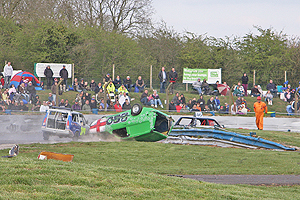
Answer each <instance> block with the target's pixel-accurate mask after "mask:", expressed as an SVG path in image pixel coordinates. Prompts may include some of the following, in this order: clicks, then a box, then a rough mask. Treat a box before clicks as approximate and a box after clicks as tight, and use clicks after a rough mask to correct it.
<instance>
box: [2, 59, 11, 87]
mask: <svg viewBox="0 0 300 200" xmlns="http://www.w3.org/2000/svg"><path fill="white" fill-rule="evenodd" d="M13 71H14V69H13V67H12V66H11V62H8V63H7V64H6V65H5V66H4V69H3V75H4V88H6V89H7V88H9V85H10V79H11V77H12V75H13Z"/></svg>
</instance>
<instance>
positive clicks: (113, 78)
mask: <svg viewBox="0 0 300 200" xmlns="http://www.w3.org/2000/svg"><path fill="white" fill-rule="evenodd" d="M112 80H113V81H114V80H115V64H113V73H112Z"/></svg>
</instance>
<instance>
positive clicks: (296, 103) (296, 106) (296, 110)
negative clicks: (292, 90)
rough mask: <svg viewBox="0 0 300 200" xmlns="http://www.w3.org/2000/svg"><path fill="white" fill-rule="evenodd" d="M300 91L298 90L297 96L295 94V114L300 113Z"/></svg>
mask: <svg viewBox="0 0 300 200" xmlns="http://www.w3.org/2000/svg"><path fill="white" fill-rule="evenodd" d="M299 89H300V88H297V90H296V94H295V113H298V95H299Z"/></svg>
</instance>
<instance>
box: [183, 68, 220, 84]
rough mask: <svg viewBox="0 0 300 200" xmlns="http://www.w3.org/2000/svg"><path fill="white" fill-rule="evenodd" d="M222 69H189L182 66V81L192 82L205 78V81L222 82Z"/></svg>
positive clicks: (210, 82)
mask: <svg viewBox="0 0 300 200" xmlns="http://www.w3.org/2000/svg"><path fill="white" fill-rule="evenodd" d="M221 71H222V69H190V68H183V79H182V83H193V82H195V81H197V80H198V78H200V79H201V82H202V81H203V80H204V79H206V81H207V83H209V84H214V83H216V81H219V82H220V83H221V82H222V79H221Z"/></svg>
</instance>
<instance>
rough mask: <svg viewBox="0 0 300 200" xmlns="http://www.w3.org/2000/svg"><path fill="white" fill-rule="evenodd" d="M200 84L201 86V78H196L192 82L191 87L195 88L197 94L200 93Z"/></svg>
mask: <svg viewBox="0 0 300 200" xmlns="http://www.w3.org/2000/svg"><path fill="white" fill-rule="evenodd" d="M201 86H202V83H201V79H200V78H198V80H197V81H195V82H194V83H193V88H194V89H195V90H197V91H198V93H199V94H202V89H201Z"/></svg>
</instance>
